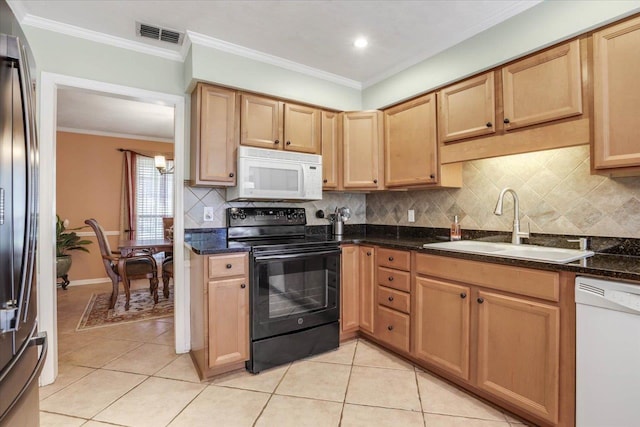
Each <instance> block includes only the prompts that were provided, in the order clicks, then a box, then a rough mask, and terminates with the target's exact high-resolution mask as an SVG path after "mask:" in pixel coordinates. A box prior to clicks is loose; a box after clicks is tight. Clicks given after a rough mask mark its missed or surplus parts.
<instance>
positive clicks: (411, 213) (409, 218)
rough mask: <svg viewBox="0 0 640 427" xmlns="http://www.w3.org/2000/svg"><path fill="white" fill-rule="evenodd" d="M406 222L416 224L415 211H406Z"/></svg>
mask: <svg viewBox="0 0 640 427" xmlns="http://www.w3.org/2000/svg"><path fill="white" fill-rule="evenodd" d="M407 221H409V222H416V211H414V210H413V209H409V210H408V211H407Z"/></svg>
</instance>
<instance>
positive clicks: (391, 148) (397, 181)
mask: <svg viewBox="0 0 640 427" xmlns="http://www.w3.org/2000/svg"><path fill="white" fill-rule="evenodd" d="M384 117H385V139H384V166H385V185H386V186H387V187H400V186H412V185H420V184H433V183H436V182H437V179H438V177H437V171H438V163H437V162H438V147H437V141H436V96H435V94H433V93H432V94H429V95H425V96H422V97H420V98H418V99H414V100H413V101H409V102H405V103H403V104H400V105H398V106H396V107H393V108H390V109H389V110H386V111H385V112H384Z"/></svg>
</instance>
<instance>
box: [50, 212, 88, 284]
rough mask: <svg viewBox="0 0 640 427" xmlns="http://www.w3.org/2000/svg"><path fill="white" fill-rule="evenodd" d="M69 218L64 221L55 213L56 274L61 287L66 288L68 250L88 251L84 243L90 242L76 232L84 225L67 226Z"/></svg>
mask: <svg viewBox="0 0 640 427" xmlns="http://www.w3.org/2000/svg"><path fill="white" fill-rule="evenodd" d="M68 226H69V220H68V219H65V220H64V221H63V220H61V219H60V217H59V216H58V215H56V276H57V277H61V278H62V288H63V289H67V286H68V285H69V279H68V277H67V274H68V273H69V269H70V268H71V255H69V254H68V252H69V251H76V250H77V251H83V252H89V249H87V248H86V245H89V244H91V241H90V240H82V239H81V238H80V236H78V234H77V233H76V231H78V230H82V229H83V228H85V227H86V226H85V227H77V228H67V227H68Z"/></svg>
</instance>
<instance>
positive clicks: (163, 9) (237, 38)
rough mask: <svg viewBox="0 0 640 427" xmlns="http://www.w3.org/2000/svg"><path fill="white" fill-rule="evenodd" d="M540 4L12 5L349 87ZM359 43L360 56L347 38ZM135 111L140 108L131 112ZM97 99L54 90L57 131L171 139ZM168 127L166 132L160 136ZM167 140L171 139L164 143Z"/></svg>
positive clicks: (136, 1) (268, 0)
mask: <svg viewBox="0 0 640 427" xmlns="http://www.w3.org/2000/svg"><path fill="white" fill-rule="evenodd" d="M540 1H541V0H422V1H401V0H398V1H384V0H374V1H358V0H350V1H342V0H313V1H311V0H306V1H272V0H263V1H262V0H261V1H242V0H237V1H194V0H181V1H176V0H163V1H155V0H128V1H121V0H84V1H77V0H74V1H69V0H56V1H41V0H20V1H15V0H13V1H12V0H10V1H9V3H10V5H11V7H12V9H13V10H14V12H16V15H18V17H19V18H20V19H21V21H22V22H23V23H27V24H29V25H42V26H44V27H47V28H58V29H60V31H64V28H65V27H68V28H69V29H72V30H73V33H74V34H79V33H82V32H83V31H84V32H86V33H87V34H91V37H93V38H94V39H95V34H104V35H107V36H109V37H110V39H111V40H114V37H115V39H119V40H123V41H125V42H127V43H129V44H131V45H132V46H133V45H138V46H142V47H145V48H149V49H151V50H152V51H155V52H157V53H158V54H165V55H166V54H167V53H169V54H171V55H173V57H175V58H178V59H179V58H180V57H181V56H182V57H184V55H185V54H186V49H187V47H188V45H189V43H190V40H191V39H193V40H199V41H202V40H205V41H211V43H210V44H209V45H211V44H213V45H218V46H227V47H229V48H233V50H234V52H236V53H239V54H242V52H243V51H245V52H246V53H247V55H250V54H253V55H252V57H255V54H256V53H258V54H263V55H264V56H269V57H270V58H274V57H275V59H283V60H286V61H292V62H294V63H297V64H300V65H302V66H304V67H306V68H308V69H312V70H317V71H319V73H320V74H324V75H327V76H329V77H335V79H334V81H342V82H344V83H345V84H347V85H349V86H352V87H367V86H369V85H371V84H374V83H376V82H378V81H380V80H382V79H384V78H386V77H388V76H390V75H392V74H395V73H397V72H399V71H401V70H403V69H405V68H408V67H409V66H411V65H414V64H416V63H418V62H420V61H422V60H424V59H427V58H429V57H430V56H433V55H435V54H437V53H438V52H441V51H443V50H445V49H447V48H449V47H451V46H453V45H455V44H457V43H460V42H461V41H463V40H465V39H467V38H470V37H472V36H474V35H476V34H478V33H480V32H482V31H483V30H486V29H487V28H489V27H491V26H494V25H496V24H498V23H500V22H502V21H504V20H506V19H508V18H510V17H512V16H514V15H516V14H518V13H520V12H522V11H524V10H526V9H528V8H530V7H532V6H535V5H536V4H538V3H540ZM136 21H140V22H143V23H147V24H152V25H158V26H161V27H164V28H168V29H173V30H178V31H181V32H187V34H188V37H187V41H186V42H185V43H184V46H182V47H180V46H175V45H171V44H167V43H163V42H158V41H153V40H149V39H146V38H141V37H138V36H136V34H135V22H136ZM358 36H365V37H367V38H368V40H369V46H368V47H367V48H366V49H364V50H358V49H357V48H355V47H354V46H353V44H352V43H353V40H354V39H355V38H356V37H358ZM134 105H136V106H137V107H135V108H133V106H134ZM138 107H145V104H144V103H139V102H136V101H127V100H122V99H117V98H107V97H104V96H98V95H96V94H87V93H74V91H61V94H60V96H59V102H58V116H59V117H58V126H60V127H63V128H73V129H85V130H95V131H97V132H112V133H117V134H124V135H145V136H147V137H151V138H160V139H166V138H169V139H170V138H173V130H172V127H173V121H172V118H173V114H171V124H170V125H169V121H168V120H169V118H168V117H169V116H168V115H167V114H164V117H165V118H166V121H165V122H163V123H158V116H156V114H157V110H156V109H157V107H158V106H153V105H149V104H146V108H138ZM169 127H171V132H170V134H169V133H167V129H169ZM167 135H168V136H167Z"/></svg>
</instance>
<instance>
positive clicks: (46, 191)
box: [38, 72, 191, 385]
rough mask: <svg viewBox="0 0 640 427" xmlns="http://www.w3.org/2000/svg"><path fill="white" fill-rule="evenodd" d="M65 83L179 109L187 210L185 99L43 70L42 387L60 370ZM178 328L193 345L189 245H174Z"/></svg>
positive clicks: (178, 222) (180, 231) (179, 222)
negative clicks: (60, 136)
mask: <svg viewBox="0 0 640 427" xmlns="http://www.w3.org/2000/svg"><path fill="white" fill-rule="evenodd" d="M60 87H65V88H77V89H83V90H92V91H97V92H104V93H107V94H114V95H119V96H123V97H125V98H131V99H137V100H141V101H143V102H153V103H163V104H164V105H169V106H172V107H173V108H174V137H175V141H174V144H175V145H174V160H175V168H174V176H175V180H174V186H175V188H174V209H175V212H184V200H183V193H184V186H183V181H184V173H185V170H184V162H185V140H186V135H185V120H186V117H185V111H186V106H185V97H184V96H180V95H171V94H165V93H161V92H153V91H149V90H145V89H139V88H134V87H128V86H122V85H116V84H112V83H105V82H99V81H95V80H88V79H82V78H79V77H72V76H66V75H61V74H54V73H49V72H42V73H41V76H40V86H39V88H38V90H39V97H38V98H39V102H38V108H39V119H40V121H39V136H40V193H39V198H38V199H39V203H40V221H39V225H40V227H39V230H38V241H39V242H40V245H39V248H38V323H39V330H41V331H46V332H47V334H48V336H49V340H50V341H49V355H48V357H47V359H46V361H45V364H44V367H43V369H42V374H41V375H40V385H47V384H51V383H53V382H54V381H55V378H56V376H57V371H58V337H57V332H58V331H57V301H56V261H55V253H56V244H55V230H56V228H55V224H56V118H57V110H56V105H57V92H58V89H59V88H60ZM173 234H174V237H175V239H176V241H179V242H181V241H184V217H183V216H182V215H176V216H175V218H174V223H173ZM173 252H174V264H175V269H174V277H173V280H174V286H175V300H174V307H175V310H174V319H175V321H174V330H175V349H176V352H177V353H186V352H187V351H189V348H190V342H191V338H190V325H189V322H190V314H189V313H190V300H189V284H188V282H187V281H186V280H188V276H187V275H185V268H184V256H185V250H184V245H175V247H174V250H173Z"/></svg>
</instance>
